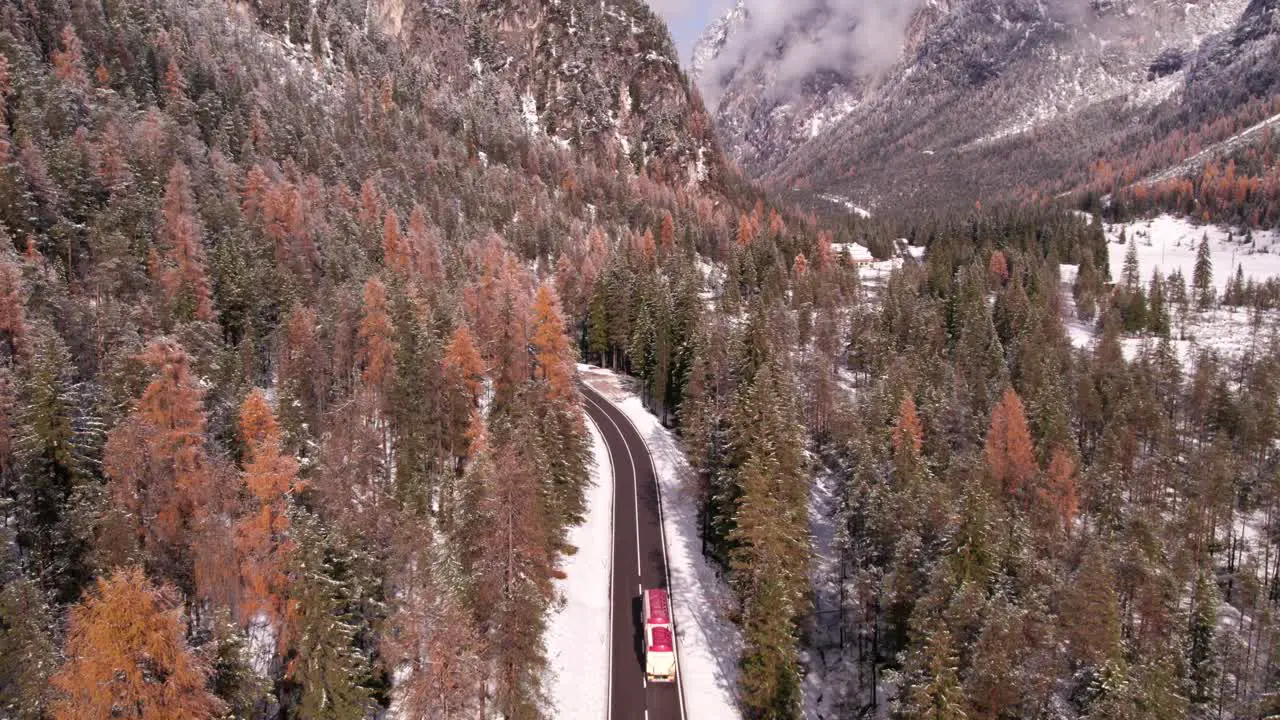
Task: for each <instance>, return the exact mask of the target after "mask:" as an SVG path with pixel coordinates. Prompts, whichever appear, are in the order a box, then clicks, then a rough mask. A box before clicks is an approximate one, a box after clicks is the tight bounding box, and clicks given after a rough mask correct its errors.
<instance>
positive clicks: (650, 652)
mask: <svg viewBox="0 0 1280 720" xmlns="http://www.w3.org/2000/svg"><path fill="white" fill-rule="evenodd" d="M643 605H644V609H643V613H644V648H645V652H644V672H645V675H646V676H647V677H648V678H649V680H650V681H652V682H675V679H676V644H675V630H674V628H673V627H672V624H671V598H670V596H669V595H668V594H667V591H666V590H663V589H661V588H651V589H649V590H645V591H644V593H643Z"/></svg>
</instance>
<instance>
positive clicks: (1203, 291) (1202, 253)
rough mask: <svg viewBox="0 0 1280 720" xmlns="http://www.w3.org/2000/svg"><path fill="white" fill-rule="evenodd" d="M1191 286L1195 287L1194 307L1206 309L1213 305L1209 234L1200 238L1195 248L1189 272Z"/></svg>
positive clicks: (1211, 259)
mask: <svg viewBox="0 0 1280 720" xmlns="http://www.w3.org/2000/svg"><path fill="white" fill-rule="evenodd" d="M1191 286H1192V287H1193V288H1195V293H1196V307H1198V308H1199V309H1201V310H1208V309H1209V308H1210V307H1211V306H1212V305H1213V258H1212V256H1211V255H1210V252H1209V234H1208V233H1205V234H1204V235H1203V236H1202V237H1201V238H1200V245H1199V247H1197V248H1196V266H1195V270H1194V271H1193V272H1192V273H1191Z"/></svg>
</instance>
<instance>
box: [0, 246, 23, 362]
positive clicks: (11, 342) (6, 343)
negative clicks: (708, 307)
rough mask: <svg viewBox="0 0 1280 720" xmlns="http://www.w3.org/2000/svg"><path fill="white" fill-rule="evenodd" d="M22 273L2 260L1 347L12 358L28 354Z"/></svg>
mask: <svg viewBox="0 0 1280 720" xmlns="http://www.w3.org/2000/svg"><path fill="white" fill-rule="evenodd" d="M24 298H25V293H24V291H23V289H22V273H21V271H19V270H18V267H17V266H16V265H14V264H13V263H11V262H9V261H8V260H0V347H3V349H4V350H6V351H7V355H8V356H10V357H18V356H20V355H24V354H26V352H27V318H26V301H25V299H24Z"/></svg>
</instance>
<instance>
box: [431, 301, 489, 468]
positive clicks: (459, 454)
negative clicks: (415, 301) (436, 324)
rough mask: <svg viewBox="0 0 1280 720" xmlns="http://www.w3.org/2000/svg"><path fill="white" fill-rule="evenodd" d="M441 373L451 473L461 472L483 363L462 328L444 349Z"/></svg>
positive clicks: (481, 390) (479, 393)
mask: <svg viewBox="0 0 1280 720" xmlns="http://www.w3.org/2000/svg"><path fill="white" fill-rule="evenodd" d="M442 366H443V367H442V370H443V372H442V373H441V374H442V376H443V379H444V392H445V397H444V407H445V432H446V437H447V442H448V445H449V447H450V448H451V450H450V453H449V454H450V456H451V457H452V458H453V462H454V470H455V472H461V471H462V468H463V467H464V464H465V460H466V458H467V457H468V456H469V454H470V452H471V445H472V443H471V442H470V439H469V437H468V435H467V433H468V430H469V428H470V426H471V424H472V416H473V414H475V413H478V412H479V408H480V398H481V396H482V394H483V393H484V374H485V373H484V361H483V360H481V358H480V352H479V351H478V350H476V344H475V338H474V337H473V336H472V335H471V330H470V329H469V328H468V327H467V326H466V325H459V326H458V327H457V328H456V329H455V330H454V331H453V337H452V338H450V340H449V345H448V347H447V348H445V353H444V359H443V360H442Z"/></svg>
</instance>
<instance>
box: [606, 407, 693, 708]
mask: <svg viewBox="0 0 1280 720" xmlns="http://www.w3.org/2000/svg"><path fill="white" fill-rule="evenodd" d="M582 395H583V403H582V404H583V407H584V408H585V409H586V411H587V415H589V416H590V417H591V420H592V421H593V422H594V423H595V424H596V427H598V428H599V429H600V434H601V435H603V436H604V441H605V445H606V446H607V447H608V450H609V457H610V460H611V461H612V463H613V483H614V504H613V580H612V583H613V587H612V592H611V601H610V602H611V606H610V615H611V618H610V628H611V634H612V637H613V647H612V648H611V649H610V657H609V718H610V720H683V718H684V717H685V714H684V702H683V698H682V697H681V693H680V688H679V686H678V685H677V684H666V683H648V682H646V681H645V677H644V641H643V632H644V631H643V626H642V625H641V622H640V590H641V588H642V587H645V588H651V587H667V559H666V549H665V547H664V546H663V535H662V515H661V510H660V508H659V504H658V483H657V477H658V476H657V473H655V472H654V468H653V459H652V458H651V457H650V456H649V449H648V448H647V447H646V446H645V443H644V440H643V438H641V436H640V433H639V432H637V431H636V428H635V426H634V425H632V424H631V421H630V420H629V419H627V416H626V415H624V414H623V413H622V411H620V410H618V408H616V407H614V406H613V404H612V403H610V402H609V400H607V399H606V398H604V397H603V396H602V395H600V394H599V393H598V392H596V391H595V390H594V389H593V388H591V387H589V386H587V385H586V383H583V392H582ZM678 652H679V648H677V662H679V659H678Z"/></svg>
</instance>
